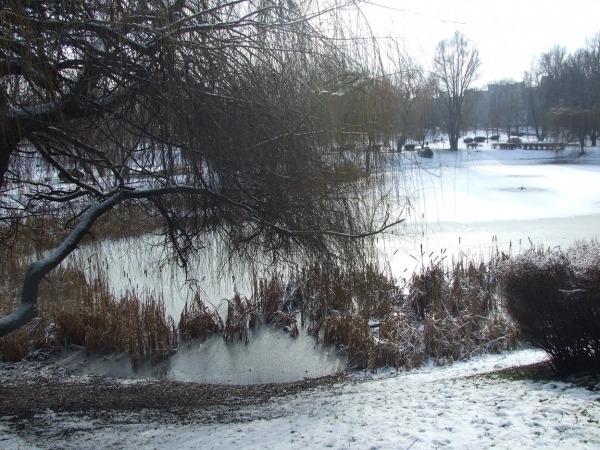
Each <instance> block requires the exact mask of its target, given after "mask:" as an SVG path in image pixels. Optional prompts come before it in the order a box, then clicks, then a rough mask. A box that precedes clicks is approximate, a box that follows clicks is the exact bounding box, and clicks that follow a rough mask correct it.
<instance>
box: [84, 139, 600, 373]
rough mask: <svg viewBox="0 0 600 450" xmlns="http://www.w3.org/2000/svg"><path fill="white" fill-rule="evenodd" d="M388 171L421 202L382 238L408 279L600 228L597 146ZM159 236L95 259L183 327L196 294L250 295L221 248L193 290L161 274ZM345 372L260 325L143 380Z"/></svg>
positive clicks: (399, 159)
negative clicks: (223, 263) (431, 267)
mask: <svg viewBox="0 0 600 450" xmlns="http://www.w3.org/2000/svg"><path fill="white" fill-rule="evenodd" d="M387 164H394V165H395V167H396V170H394V171H392V173H393V174H395V175H394V176H397V177H398V179H397V180H396V182H397V184H398V188H399V190H400V191H401V192H403V193H404V194H403V195H405V199H407V200H410V202H411V204H412V208H411V210H410V215H409V217H408V218H407V220H406V222H405V223H404V224H402V225H401V226H399V227H397V228H396V229H395V230H394V232H393V234H391V233H389V234H387V235H386V236H385V237H381V238H380V239H379V241H378V242H379V246H380V248H381V250H382V257H383V258H384V259H385V260H386V261H387V262H389V264H390V267H391V268H392V271H393V273H394V274H395V275H396V276H404V277H408V276H409V275H410V274H411V273H412V272H413V271H414V270H415V268H417V267H419V266H420V265H421V264H425V265H426V264H427V263H428V261H429V258H430V257H431V258H435V257H436V256H438V255H440V254H441V253H443V254H444V255H446V258H448V260H451V258H457V257H458V255H459V254H460V253H470V254H471V255H473V256H476V257H483V258H487V257H488V256H489V254H490V252H492V251H496V249H498V250H500V251H504V252H505V253H507V252H509V251H512V252H513V253H515V252H518V251H519V249H520V248H527V247H529V245H530V242H533V243H534V244H536V245H538V244H543V245H544V246H546V247H555V246H561V247H567V246H569V245H570V244H572V243H573V242H574V241H576V240H579V239H584V238H592V237H596V236H598V230H600V183H599V182H598V180H599V179H600V153H599V152H598V149H596V148H594V149H588V153H587V154H586V155H583V156H577V155H576V154H574V153H573V152H572V150H564V151H559V152H554V151H540V150H529V151H525V150H504V151H503V150H492V149H489V148H488V149H485V148H484V149H481V150H470V151H466V150H463V151H459V152H450V151H447V150H446V151H443V150H439V151H436V152H435V154H434V158H432V159H424V158H420V157H418V156H417V155H416V153H403V154H401V155H398V154H393V155H390V157H389V159H388V161H387ZM399 165H400V166H399ZM398 167H400V168H401V170H397V168H398ZM153 239H154V238H153V237H151V236H148V237H146V238H143V239H141V240H135V241H129V242H125V241H123V242H109V243H107V244H105V246H104V251H103V252H102V253H101V254H100V253H94V251H91V252H90V253H89V256H88V258H90V260H92V259H93V258H94V256H95V255H98V263H99V264H103V265H105V267H106V269H107V271H108V273H109V277H110V280H111V285H112V286H113V287H114V289H115V291H117V292H119V291H121V292H122V291H125V290H126V289H128V288H131V287H134V288H136V289H138V290H141V291H147V292H152V293H155V294H159V295H162V297H163V298H164V299H165V303H166V305H167V307H168V310H169V313H170V314H172V315H173V317H174V318H175V320H176V321H178V320H179V314H180V312H181V310H182V308H183V305H184V303H185V301H186V299H189V298H191V297H192V294H193V292H195V291H196V290H200V291H201V292H202V298H203V299H204V301H205V302H210V303H211V304H212V305H214V306H215V307H220V308H222V307H223V302H222V300H223V299H224V298H231V297H232V296H233V294H234V291H235V290H236V289H237V291H238V292H240V293H241V294H243V295H249V294H250V292H249V291H248V288H247V283H246V282H245V281H244V280H243V279H239V278H238V279H236V278H235V277H234V276H233V275H231V274H227V273H226V272H224V271H223V268H220V267H219V266H217V265H215V264H216V261H217V260H218V258H216V257H215V256H217V254H218V253H219V249H218V248H215V249H212V250H210V251H208V252H207V253H206V254H204V255H203V257H201V258H200V260H199V261H198V263H197V264H196V268H195V269H193V270H192V271H191V272H190V276H191V281H189V282H187V283H186V282H185V276H184V274H183V273H182V272H181V271H180V270H178V269H177V268H176V267H173V266H172V265H169V264H163V265H162V266H161V268H160V269H157V266H156V265H155V264H152V263H151V262H152V261H159V260H160V259H161V254H160V250H159V247H155V246H153V245H152V244H153ZM211 252H214V253H211ZM422 254H423V255H424V256H423V257H421V255H422ZM100 255H101V256H100ZM430 255H431V256H430ZM224 273H225V274H226V275H223V274H224ZM216 274H220V275H221V276H220V277H217V276H216ZM78 362H81V361H78ZM87 367H88V370H89V371H90V372H91V373H105V374H112V375H116V376H126V375H128V374H130V373H131V369H130V367H129V364H128V362H121V363H118V364H117V363H112V364H106V363H98V362H95V363H93V364H88V365H87ZM344 367H345V363H344V360H343V359H342V358H340V357H338V356H337V355H336V354H335V351H334V349H332V348H331V347H323V346H320V345H315V340H314V337H310V336H305V335H304V336H303V335H302V334H301V336H300V338H297V339H294V338H290V337H289V336H288V335H287V333H285V332H284V331H282V330H281V329H278V328H273V327H271V326H262V327H260V328H259V329H258V330H254V331H253V332H252V336H251V341H250V343H249V344H248V345H245V344H243V343H239V342H238V343H234V344H228V343H225V342H224V341H223V339H221V338H220V337H213V338H212V339H209V340H208V341H206V342H204V343H201V342H199V341H195V342H192V343H191V345H190V346H185V345H183V346H181V348H180V349H179V351H178V354H177V355H175V356H174V357H172V358H170V359H169V360H168V361H166V362H165V363H163V364H161V365H160V366H159V367H154V368H148V369H147V370H146V371H141V372H140V373H139V375H148V376H166V377H169V378H172V379H177V380H184V381H211V382H225V383H234V384H236V383H259V382H272V381H294V380H298V379H301V378H302V377H308V376H310V377H314V376H319V375H325V374H328V373H333V372H336V371H339V370H342V369H343V368H344Z"/></svg>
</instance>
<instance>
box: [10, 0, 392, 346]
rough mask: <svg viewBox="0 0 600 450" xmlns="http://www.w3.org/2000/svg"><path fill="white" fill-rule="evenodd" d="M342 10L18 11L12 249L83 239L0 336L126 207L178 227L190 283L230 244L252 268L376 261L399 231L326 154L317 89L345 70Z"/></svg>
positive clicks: (42, 270)
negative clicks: (51, 235)
mask: <svg viewBox="0 0 600 450" xmlns="http://www.w3.org/2000/svg"><path fill="white" fill-rule="evenodd" d="M341 3H342V2H334V6H335V7H334V6H330V7H326V6H324V4H323V3H320V4H319V8H316V7H315V4H314V2H311V1H306V2H302V1H294V0H289V1H287V2H277V1H270V0H230V1H227V0H173V1H166V2H163V1H160V0H157V1H152V0H149V1H143V0H135V1H124V0H91V1H86V2H71V1H63V0H48V1H39V0H8V1H5V2H2V7H1V10H0V19H1V20H0V33H1V34H0V82H1V90H0V103H1V105H0V127H1V133H2V137H1V139H0V183H1V186H2V192H1V195H0V202H2V203H1V206H2V210H1V211H2V216H1V217H0V220H1V222H2V223H1V226H2V230H3V236H4V238H3V242H2V243H3V244H6V245H8V240H7V238H6V237H7V236H9V234H10V232H11V231H12V232H14V233H18V232H20V230H22V227H23V226H25V225H26V224H27V223H28V219H29V218H31V217H32V216H34V215H42V216H43V215H46V214H54V215H55V216H58V217H60V218H61V220H63V222H64V223H65V224H68V225H72V226H73V227H74V228H73V229H72V231H71V232H70V234H69V235H68V237H67V238H66V239H65V240H64V242H62V243H61V244H60V245H59V246H58V247H56V248H55V249H54V250H53V251H51V252H50V253H49V254H48V256H46V257H45V258H43V259H41V260H39V261H37V262H34V263H33V264H31V266H30V267H29V269H28V271H27V274H26V276H25V282H24V283H23V289H22V293H21V297H20V304H19V306H18V308H17V309H16V310H15V311H14V312H13V313H12V314H10V315H8V316H6V317H4V318H3V319H0V335H4V334H6V333H8V332H10V331H12V330H15V329H16V328H18V327H20V326H22V325H24V324H26V323H27V322H28V321H30V320H31V319H32V318H34V317H35V316H36V315H37V302H38V287H39V284H40V282H41V281H42V279H44V277H46V275H48V274H49V273H50V272H51V271H52V270H53V269H54V268H56V267H57V266H58V265H59V264H60V263H61V262H62V261H63V260H64V259H65V258H66V257H67V256H68V255H69V254H71V253H72V252H73V251H75V249H76V248H77V246H78V244H79V243H80V242H81V240H82V239H83V238H84V236H86V235H87V234H88V233H89V231H90V229H91V227H92V226H93V225H94V223H96V222H97V221H99V220H101V218H102V217H103V216H104V215H105V214H106V213H107V212H109V211H111V210H112V209H114V208H116V207H121V206H123V205H138V206H141V207H143V208H146V209H147V210H149V211H151V212H152V213H153V214H159V215H160V216H162V217H163V218H164V226H163V232H164V233H163V235H164V245H165V248H170V249H171V250H172V251H173V254H174V255H175V256H176V257H177V258H178V259H179V261H180V262H181V263H182V264H184V265H185V263H186V261H188V257H189V255H191V254H192V253H194V252H197V251H199V250H201V249H202V248H203V245H204V243H205V242H206V240H207V239H214V238H215V236H216V237H217V238H219V239H221V240H222V241H223V242H224V243H225V244H226V248H228V249H229V250H230V252H231V254H232V255H237V256H240V255H242V256H243V255H245V256H247V257H249V258H253V257H256V256H257V255H264V254H265V253H266V254H267V255H268V256H269V257H271V258H272V259H273V260H278V259H279V258H280V257H281V256H283V255H297V256H300V257H305V258H326V257H334V256H339V257H342V256H343V257H345V258H352V257H355V256H360V255H361V254H362V253H361V251H362V250H363V248H364V246H365V245H366V244H367V243H366V242H364V239H360V238H366V237H368V236H370V235H372V234H373V233H376V232H377V231H380V230H382V229H385V228H386V227H388V226H390V225H391V224H392V223H393V222H394V220H391V219H390V218H389V217H387V216H385V217H384V219H383V220H379V221H377V222H375V221H374V219H372V218H373V217H381V215H375V214H373V211H372V210H370V211H366V210H365V209H363V208H361V206H360V204H355V203H353V202H352V199H357V198H360V196H361V195H362V193H361V192H358V189H359V186H358V183H353V182H352V180H354V179H356V175H355V174H354V173H353V169H352V168H349V167H348V166H347V165H344V166H343V167H340V166H339V164H338V163H337V162H336V160H335V159H334V158H330V157H327V156H326V155H325V154H326V150H327V149H324V148H323V147H322V145H319V144H318V143H319V142H324V141H325V140H323V139H321V140H319V139H318V138H319V137H320V136H322V135H324V134H327V133H329V131H328V130H327V129H325V130H324V129H323V127H322V121H321V118H322V117H324V116H325V115H326V114H327V112H328V111H326V106H325V103H326V102H324V98H323V94H322V89H321V88H320V85H319V83H320V82H321V81H322V80H321V81H320V80H319V76H316V75H315V74H316V73H317V74H318V72H319V69H318V68H319V67H321V66H323V65H330V66H331V65H333V66H334V65H335V64H336V63H337V61H338V60H339V59H341V58H340V51H339V50H338V49H337V48H336V46H335V45H334V44H333V43H332V41H330V40H329V39H328V37H327V36H328V35H326V34H325V33H324V32H322V31H321V29H319V26H320V24H324V25H326V26H328V27H331V26H332V24H333V26H337V24H336V22H335V21H334V19H333V14H332V12H333V11H334V9H335V8H341V7H345V6H347V5H342V4H341ZM329 31H330V29H328V32H329ZM367 203H368V204H369V208H372V206H373V202H364V203H362V204H367ZM7 230H8V231H7ZM207 236H210V238H208V237H207Z"/></svg>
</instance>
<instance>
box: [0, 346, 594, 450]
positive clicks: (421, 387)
mask: <svg viewBox="0 0 600 450" xmlns="http://www.w3.org/2000/svg"><path fill="white" fill-rule="evenodd" d="M543 359H545V355H544V354H543V353H542V352H540V351H538V350H534V349H526V350H521V351H515V352H510V353H504V354H501V355H488V356H484V357H479V358H475V359H473V360H471V361H468V362H458V363H455V364H454V365H452V366H447V367H425V368H423V369H419V370H414V371H410V372H405V373H399V374H396V373H393V372H389V371H388V372H383V373H380V374H378V375H376V376H370V375H365V374H355V375H351V376H349V379H348V381H346V382H344V383H342V384H340V385H339V386H337V387H334V388H329V389H318V390H315V391H312V392H306V393H303V394H300V395H298V396H295V397H286V398H283V399H276V400H273V401H272V402H270V403H268V404H266V405H261V406H253V407H251V408H248V409H247V410H246V411H244V414H243V415H244V416H245V417H246V418H247V420H245V421H243V422H238V423H228V424H203V425H194V424H185V425H172V424H171V425H164V424H160V423H154V422H152V423H137V424H117V423H114V424H106V423H97V422H94V421H93V420H91V419H85V418H84V419H81V418H80V419H76V418H72V417H62V416H60V415H56V414H53V413H52V412H48V413H47V414H46V415H47V423H48V425H47V427H48V428H49V429H53V430H54V432H51V431H48V432H47V433H46V437H45V438H37V439H38V440H36V439H35V438H32V437H22V436H19V435H17V434H14V432H13V431H12V430H10V429H9V428H8V427H7V426H6V423H0V435H2V434H3V435H4V437H3V438H0V448H2V447H4V448H23V449H27V448H57V447H58V448H78V449H95V448H148V449H154V448H156V449H167V450H168V449H186V448H202V449H211V448H214V449H240V448H244V449H305V448H335V449H349V448H357V449H388V448H389V449H392V448H393V449H409V448H410V449H412V450H418V449H433V448H448V449H452V448H454V449H485V448H492V447H493V448H500V449H515V448H528V449H529V448H571V449H587V448H590V449H591V448H600V427H598V420H599V419H600V393H599V392H598V391H595V392H594V391H590V390H587V389H585V388H582V387H576V386H574V385H572V384H569V383H565V382H533V381H514V380H513V381H510V380H507V379H502V378H498V377H494V376H480V375H481V374H484V373H486V372H489V371H494V370H497V369H501V368H505V367H511V366H514V365H522V364H529V363H534V362H538V361H541V360H543ZM61 428H63V429H68V430H69V431H70V432H69V433H68V434H61V432H60V430H61ZM48 436H52V437H48ZM65 436H68V437H65Z"/></svg>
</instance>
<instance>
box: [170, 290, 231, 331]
mask: <svg viewBox="0 0 600 450" xmlns="http://www.w3.org/2000/svg"><path fill="white" fill-rule="evenodd" d="M224 328H225V325H224V324H223V319H221V316H219V313H218V312H217V311H211V310H210V309H209V308H208V307H207V306H206V305H205V304H204V302H203V301H202V299H201V298H200V294H199V293H197V292H196V294H195V295H194V299H193V301H192V302H191V303H190V304H188V303H187V302H186V303H185V306H184V307H183V311H182V312H181V318H180V320H179V325H178V326H177V329H178V330H179V333H180V335H181V337H182V338H184V339H195V338H201V339H202V340H203V341H204V340H206V339H207V338H208V337H209V336H210V335H211V334H212V333H222V332H223V329H224Z"/></svg>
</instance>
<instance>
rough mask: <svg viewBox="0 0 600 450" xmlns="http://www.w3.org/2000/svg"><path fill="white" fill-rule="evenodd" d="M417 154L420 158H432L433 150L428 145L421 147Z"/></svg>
mask: <svg viewBox="0 0 600 450" xmlns="http://www.w3.org/2000/svg"><path fill="white" fill-rule="evenodd" d="M418 154H419V156H420V157H421V158H433V150H431V149H430V148H429V147H423V148H422V149H421V150H419V153H418Z"/></svg>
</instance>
